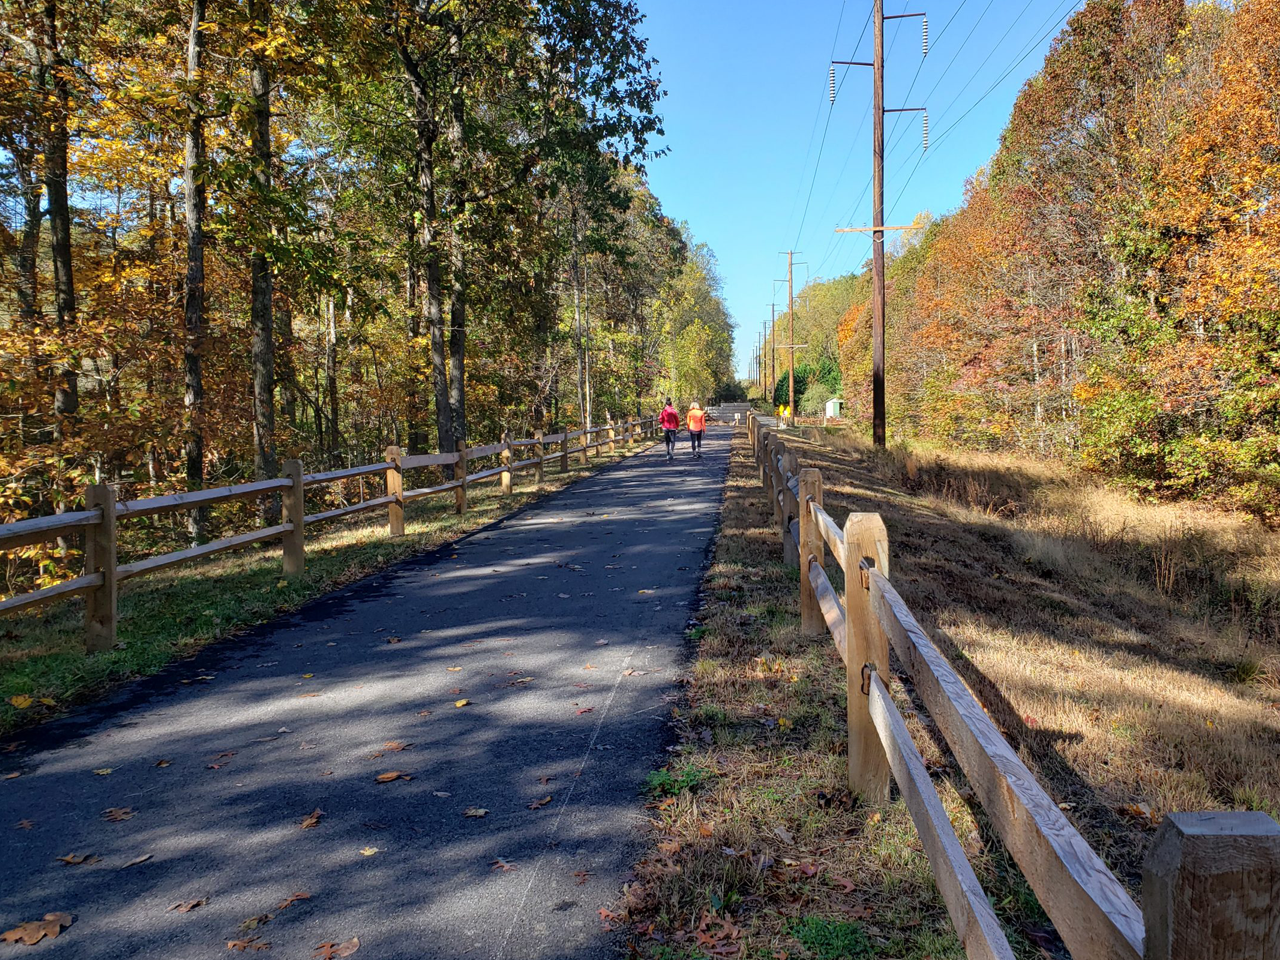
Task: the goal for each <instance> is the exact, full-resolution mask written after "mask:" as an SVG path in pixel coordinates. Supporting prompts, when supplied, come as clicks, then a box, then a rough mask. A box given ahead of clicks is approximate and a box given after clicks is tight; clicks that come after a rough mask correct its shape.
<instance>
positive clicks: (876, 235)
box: [830, 0, 929, 447]
mask: <svg viewBox="0 0 1280 960" xmlns="http://www.w3.org/2000/svg"><path fill="white" fill-rule="evenodd" d="M871 16H872V20H873V21H874V38H875V55H874V57H873V58H872V62H871V63H862V62H858V61H853V60H835V61H832V63H833V66H832V67H831V73H830V78H831V81H830V82H831V100H832V102H833V103H834V102H835V89H836V88H835V66H834V64H837V63H838V64H844V65H846V66H852V67H871V75H872V80H871V99H872V106H871V117H872V127H871V227H870V231H871V435H872V440H873V441H874V442H875V445H876V446H877V447H883V446H884V445H885V398H884V394H885V389H884V319H885V282H884V232H885V230H895V229H903V228H900V227H886V226H885V223H884V115H885V114H886V113H924V149H926V150H927V149H929V114H928V112H927V111H926V110H925V108H923V107H904V108H902V109H897V110H886V109H885V106H884V22H885V21H886V20H901V19H904V18H906V17H920V18H922V30H921V32H922V49H923V53H924V55H925V56H927V55H928V53H929V21H928V19H927V18H926V17H925V15H924V14H923V13H900V14H895V15H893V16H889V17H886V16H885V15H884V0H873V2H872V8H871ZM836 232H837V233H853V232H861V231H856V230H850V229H848V228H845V229H837V230H836Z"/></svg>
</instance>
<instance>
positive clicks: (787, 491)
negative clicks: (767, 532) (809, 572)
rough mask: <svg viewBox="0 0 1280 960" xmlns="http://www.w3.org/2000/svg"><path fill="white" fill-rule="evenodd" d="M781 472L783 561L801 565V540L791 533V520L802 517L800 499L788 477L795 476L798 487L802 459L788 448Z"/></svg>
mask: <svg viewBox="0 0 1280 960" xmlns="http://www.w3.org/2000/svg"><path fill="white" fill-rule="evenodd" d="M779 474H780V476H781V481H782V561H783V563H788V564H790V565H791V566H793V567H799V566H800V541H799V539H798V537H795V536H792V535H791V521H792V520H799V519H800V507H799V503H800V499H799V497H797V496H796V495H795V494H794V493H792V492H791V483H790V481H789V480H788V479H787V478H788V476H791V477H795V478H796V484H797V488H798V486H799V482H800V461H799V460H798V459H797V458H796V455H795V454H794V453H793V452H791V451H790V450H787V451H786V452H785V453H783V455H782V466H781V467H780V468H779ZM798 532H799V531H797V533H798Z"/></svg>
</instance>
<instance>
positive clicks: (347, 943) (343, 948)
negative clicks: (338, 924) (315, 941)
mask: <svg viewBox="0 0 1280 960" xmlns="http://www.w3.org/2000/svg"><path fill="white" fill-rule="evenodd" d="M359 949H360V938H359V937H352V938H351V939H350V940H344V941H343V942H342V943H322V944H320V945H319V946H318V947H316V952H315V953H313V954H312V955H311V956H312V960H341V958H342V957H349V956H351V955H352V954H353V953H355V952H356V951H357V950H359Z"/></svg>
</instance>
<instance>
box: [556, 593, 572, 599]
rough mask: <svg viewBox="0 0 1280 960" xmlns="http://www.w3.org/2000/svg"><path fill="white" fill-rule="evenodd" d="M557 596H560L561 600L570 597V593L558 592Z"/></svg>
mask: <svg viewBox="0 0 1280 960" xmlns="http://www.w3.org/2000/svg"><path fill="white" fill-rule="evenodd" d="M556 596H557V597H559V598H560V599H561V600H568V599H569V595H568V594H567V593H557V594H556Z"/></svg>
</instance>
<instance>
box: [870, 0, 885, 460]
mask: <svg viewBox="0 0 1280 960" xmlns="http://www.w3.org/2000/svg"><path fill="white" fill-rule="evenodd" d="M871 16H872V18H873V19H874V20H875V44H876V52H875V67H874V68H873V69H872V74H873V77H874V79H873V80H872V81H871V86H872V94H871V96H872V105H871V116H872V120H873V125H872V130H871V139H872V143H871V225H872V226H873V227H883V226H884V0H874V5H873V7H872V14H871ZM884 434H885V430H884V230H876V231H875V232H874V233H872V234H871V439H872V442H873V443H875V445H876V446H877V447H883V446H884V445H885V437H884Z"/></svg>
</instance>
